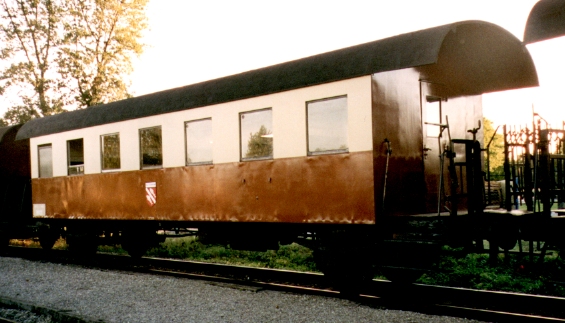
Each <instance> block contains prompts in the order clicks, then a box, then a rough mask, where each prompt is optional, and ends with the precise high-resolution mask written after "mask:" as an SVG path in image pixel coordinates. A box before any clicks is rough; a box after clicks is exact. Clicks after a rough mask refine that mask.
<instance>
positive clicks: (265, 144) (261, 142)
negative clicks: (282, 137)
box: [245, 125, 273, 158]
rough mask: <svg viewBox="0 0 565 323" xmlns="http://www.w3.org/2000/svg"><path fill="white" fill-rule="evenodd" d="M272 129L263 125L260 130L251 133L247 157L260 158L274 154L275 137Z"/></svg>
mask: <svg viewBox="0 0 565 323" xmlns="http://www.w3.org/2000/svg"><path fill="white" fill-rule="evenodd" d="M270 135H271V131H270V130H268V129H267V128H266V127H265V126H264V125H261V128H259V131H257V132H256V133H252V134H249V140H248V141H247V152H246V153H245V158H260V157H269V156H273V137H272V136H270Z"/></svg>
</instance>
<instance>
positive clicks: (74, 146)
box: [67, 139, 84, 175]
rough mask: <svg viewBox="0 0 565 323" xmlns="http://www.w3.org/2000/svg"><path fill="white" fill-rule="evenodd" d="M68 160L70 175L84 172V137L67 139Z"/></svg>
mask: <svg viewBox="0 0 565 323" xmlns="http://www.w3.org/2000/svg"><path fill="white" fill-rule="evenodd" d="M67 161H68V164H67V166H68V174H69V175H82V174H84V145H83V140H82V139H74V140H69V141H67Z"/></svg>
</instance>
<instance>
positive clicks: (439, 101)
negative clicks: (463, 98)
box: [424, 95, 444, 138]
mask: <svg viewBox="0 0 565 323" xmlns="http://www.w3.org/2000/svg"><path fill="white" fill-rule="evenodd" d="M442 101H444V99H443V98H442V97H440V96H435V95H426V116H425V117H426V120H425V121H424V126H425V127H426V137H427V138H437V137H438V136H439V134H440V132H441V128H440V126H436V125H432V124H426V122H431V123H437V124H443V120H442V119H443V118H442V117H443V111H442V110H443V104H442ZM436 102H437V104H438V107H437V110H436V111H437V112H438V114H439V115H438V116H436V118H437V120H433V122H432V121H430V120H428V117H429V116H430V111H428V109H429V108H430V105H429V104H430V103H436ZM438 120H439V121H438ZM436 121H438V122H436ZM431 127H434V128H431ZM436 127H437V128H436ZM431 129H434V132H433V134H432V133H431V131H430V130H431Z"/></svg>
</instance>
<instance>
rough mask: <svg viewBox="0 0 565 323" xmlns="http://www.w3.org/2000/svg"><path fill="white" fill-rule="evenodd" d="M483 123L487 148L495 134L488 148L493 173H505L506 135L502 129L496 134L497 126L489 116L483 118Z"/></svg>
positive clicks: (490, 167)
mask: <svg viewBox="0 0 565 323" xmlns="http://www.w3.org/2000/svg"><path fill="white" fill-rule="evenodd" d="M483 124H484V130H483V131H484V141H485V142H484V147H485V148H487V145H488V143H489V141H490V140H491V138H493V135H494V138H493V139H492V142H491V144H490V147H489V148H488V151H489V155H490V165H489V169H490V171H491V175H492V174H493V175H495V176H497V175H504V136H503V135H502V131H501V129H498V131H497V132H496V134H494V131H495V130H496V128H495V127H494V126H493V122H492V121H491V120H489V119H487V118H484V119H483Z"/></svg>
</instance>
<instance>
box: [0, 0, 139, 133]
mask: <svg viewBox="0 0 565 323" xmlns="http://www.w3.org/2000/svg"><path fill="white" fill-rule="evenodd" d="M147 2H148V0H67V1H65V0H0V19H1V20H2V22H3V23H2V27H1V29H0V40H1V41H2V43H0V50H1V51H0V58H1V59H2V62H0V95H2V96H4V97H8V96H9V97H10V98H12V99H13V98H14V97H18V98H19V100H16V101H14V102H10V103H11V106H9V107H8V111H7V112H6V114H5V115H4V120H3V122H4V123H8V124H13V123H20V122H25V121H27V120H29V119H31V118H38V117H43V116H48V115H51V114H55V113H60V112H62V111H64V110H66V109H74V108H82V107H87V106H92V105H96V104H101V103H107V102H110V101H114V100H119V99H123V98H126V97H129V96H130V95H129V93H128V90H127V88H128V85H129V84H128V82H126V81H124V76H125V75H127V74H129V73H130V72H131V70H132V62H131V59H132V57H133V56H134V55H139V54H141V52H142V51H143V48H144V45H143V44H142V43H141V42H140V39H141V37H142V31H143V30H144V29H145V28H146V27H147V18H146V16H145V6H146V4H147ZM4 102H6V100H4Z"/></svg>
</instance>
